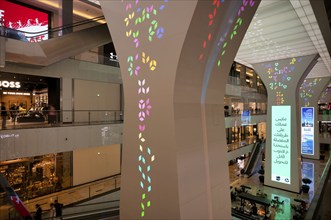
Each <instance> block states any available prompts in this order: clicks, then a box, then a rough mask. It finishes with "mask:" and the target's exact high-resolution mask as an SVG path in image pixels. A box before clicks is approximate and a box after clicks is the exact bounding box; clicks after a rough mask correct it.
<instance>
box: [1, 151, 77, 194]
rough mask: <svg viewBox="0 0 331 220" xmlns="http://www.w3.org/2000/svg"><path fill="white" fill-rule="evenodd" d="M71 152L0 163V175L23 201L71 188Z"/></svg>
mask: <svg viewBox="0 0 331 220" xmlns="http://www.w3.org/2000/svg"><path fill="white" fill-rule="evenodd" d="M71 155H72V152H64V153H58V154H47V155H42V156H36V157H29V158H18V159H15V160H8V161H3V162H0V173H1V174H3V175H4V176H5V177H6V179H7V180H8V182H9V184H10V185H11V186H12V188H13V189H14V190H15V192H16V193H17V194H18V195H19V197H20V198H22V199H23V200H27V199H32V198H36V197H39V196H44V195H47V194H50V193H54V192H57V191H60V190H63V189H66V188H69V187H70V186H71V179H72V178H71V176H72V175H71V172H70V171H71V170H72V168H71V164H72V162H71V158H72V156H71Z"/></svg>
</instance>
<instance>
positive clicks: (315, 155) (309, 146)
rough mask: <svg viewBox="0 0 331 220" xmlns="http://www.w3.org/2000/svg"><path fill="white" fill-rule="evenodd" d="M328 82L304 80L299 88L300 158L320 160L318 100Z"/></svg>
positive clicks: (323, 78) (327, 78)
mask: <svg viewBox="0 0 331 220" xmlns="http://www.w3.org/2000/svg"><path fill="white" fill-rule="evenodd" d="M329 81H330V77H320V78H310V79H305V80H304V81H303V83H302V85H301V87H300V99H299V101H300V102H299V106H300V109H301V111H300V116H301V123H300V132H301V133H300V134H301V135H300V137H301V146H300V149H301V155H302V157H305V158H310V159H316V160H319V159H320V143H319V126H318V99H319V97H320V95H321V93H322V92H323V91H325V89H326V88H327V86H328V84H329Z"/></svg>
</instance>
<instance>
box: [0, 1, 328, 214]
mask: <svg viewBox="0 0 331 220" xmlns="http://www.w3.org/2000/svg"><path fill="white" fill-rule="evenodd" d="M165 2H168V1H165ZM169 2H170V1H169ZM197 2H199V1H197ZM211 2H212V1H211ZM214 2H219V3H221V2H222V3H223V1H214ZM243 2H244V3H243V4H245V2H246V1H243ZM247 2H248V1H247ZM250 2H251V3H252V2H254V1H250ZM324 3H325V4H324ZM324 3H323V5H320V4H315V5H314V4H313V3H310V2H309V1H305V2H304V3H302V4H301V3H300V4H299V5H298V4H297V3H293V1H272V2H267V1H263V0H262V2H261V3H260V6H259V7H258V8H257V12H256V13H255V15H254V17H253V18H252V22H251V24H250V26H249V27H248V30H247V32H246V35H245V37H244V36H242V38H243V41H242V42H241V45H240V47H239V49H238V53H236V55H235V58H234V59H232V61H231V63H232V65H231V66H230V67H229V68H228V69H226V72H227V73H228V75H227V77H226V80H227V81H226V83H225V88H224V91H225V93H224V97H223V96H222V97H218V99H219V100H221V101H220V102H222V103H223V106H222V107H223V108H215V109H213V111H214V112H213V114H214V115H218V116H221V117H222V118H223V117H224V125H225V127H224V131H223V130H222V131H221V132H219V136H221V135H224V136H225V141H226V144H220V145H218V146H217V147H218V148H219V149H221V151H222V152H225V153H226V156H225V158H226V159H225V160H226V164H227V165H228V166H229V169H227V170H229V172H228V173H223V174H224V175H228V176H229V180H230V185H229V184H227V183H226V185H228V188H230V186H231V189H232V188H233V189H234V188H236V187H239V185H243V184H246V185H251V184H252V185H254V181H250V180H247V181H246V180H243V179H244V178H246V179H249V178H252V179H253V178H256V177H257V178H258V176H259V174H258V173H257V171H258V170H260V167H262V168H263V167H264V169H265V168H266V167H267V166H266V165H265V163H266V162H265V161H266V159H268V157H266V155H265V151H264V149H263V147H261V150H256V148H257V143H260V141H261V140H262V143H265V142H264V141H265V140H266V139H267V141H268V139H269V140H270V139H271V138H272V137H271V136H270V132H269V133H268V126H270V123H268V120H269V119H268V117H269V116H270V115H271V112H270V110H271V106H270V104H269V106H268V99H270V96H268V90H270V84H269V83H268V84H267V82H266V81H265V80H264V79H263V77H262V76H261V75H259V74H262V72H260V73H259V71H258V70H256V69H255V67H256V66H257V64H259V63H263V62H266V61H277V60H283V59H286V58H292V57H300V56H311V55H314V54H317V55H316V56H318V57H319V58H316V60H315V61H316V62H315V61H314V62H315V63H316V64H315V63H314V64H315V67H314V68H310V70H309V73H307V74H306V76H305V77H304V78H303V80H304V81H303V80H302V82H301V83H300V85H299V87H300V89H301V90H300V91H296V92H297V96H298V97H299V96H301V98H302V102H303V103H304V104H302V106H303V107H307V106H309V105H307V102H308V101H310V98H311V97H312V94H313V93H314V91H313V90H314V89H312V88H311V87H309V85H312V84H314V85H317V83H321V84H320V85H319V84H318V86H319V87H321V92H319V94H317V95H318V97H317V98H316V100H315V101H314V105H316V106H318V108H317V109H315V111H316V112H318V119H316V121H317V123H318V124H316V125H315V126H316V127H317V128H318V129H317V132H315V136H317V137H318V142H317V143H318V146H317V147H316V149H317V150H318V151H319V152H318V155H319V158H318V159H316V158H310V157H309V156H308V157H306V158H307V161H305V160H303V161H305V162H307V164H308V163H309V162H310V164H315V166H316V167H317V166H321V167H324V168H325V169H324V168H323V169H322V170H319V173H321V174H322V173H323V171H324V170H325V171H324V172H327V173H329V166H330V164H329V162H328V161H329V150H330V144H331V138H330V137H331V104H330V103H331V87H330V78H331V67H330V40H329V41H328V40H327V39H330V38H327V37H328V36H331V35H330V23H328V24H326V23H325V20H323V18H321V17H322V16H317V15H316V10H318V8H319V7H322V6H323V7H322V8H323V9H324V10H325V9H327V10H329V11H328V13H329V16H330V6H329V2H328V1H326V0H325V1H324ZM107 4H108V3H107V1H101V4H100V3H99V1H89V0H70V1H67V0H60V1H39V0H37V1H28V0H17V1H16V0H15V1H14V0H13V1H12V0H1V2H0V21H1V25H0V32H1V40H0V41H1V44H0V46H1V47H0V101H1V106H4V107H5V109H6V110H5V111H6V112H7V114H6V115H5V116H3V117H2V118H4V119H3V120H4V122H3V121H2V123H3V124H2V128H1V130H0V173H1V174H2V175H3V177H5V179H6V180H7V181H8V183H9V185H10V186H11V187H12V189H13V190H14V191H15V193H16V194H17V195H18V196H19V198H20V199H21V200H22V201H23V202H24V203H25V205H26V207H27V208H28V210H29V211H31V212H34V205H35V204H36V203H42V206H43V210H44V215H45V216H47V214H48V209H49V203H51V202H53V201H54V199H55V198H56V199H60V198H61V202H62V203H64V205H65V207H66V206H67V207H69V206H70V205H73V204H79V203H82V202H86V201H87V200H91V199H95V198H96V197H98V196H99V197H100V195H103V196H104V195H106V194H109V193H110V192H114V191H115V193H117V190H120V191H121V190H123V189H125V190H127V188H125V187H124V188H121V182H122V181H121V174H122V172H121V171H122V165H123V163H122V162H123V160H125V158H126V157H125V156H124V157H122V156H123V148H126V147H127V145H126V142H125V141H124V139H123V136H125V135H127V136H128V135H130V134H131V133H130V132H129V133H130V134H127V133H125V131H127V130H125V129H124V128H125V126H126V128H127V127H129V126H132V125H130V124H128V123H127V124H126V123H125V122H126V119H128V118H131V116H130V114H129V113H128V112H130V111H131V110H130V111H129V110H128V109H127V108H132V105H126V103H128V100H126V99H125V98H124V94H125V93H126V92H127V93H129V92H128V90H125V85H124V82H125V81H124V80H123V79H122V78H123V75H121V74H124V73H125V71H126V69H127V68H128V67H127V66H125V67H124V68H123V67H122V65H123V64H126V60H124V59H125V58H124V57H121V54H119V57H118V56H117V52H116V50H115V47H116V48H117V49H118V47H120V46H119V45H121V44H118V45H117V44H116V41H115V38H114V39H113V37H112V35H113V34H114V33H113V31H116V30H112V28H111V25H113V24H111V23H109V22H110V20H109V18H108V16H111V15H109V13H110V12H109V11H108V10H106V9H107V7H109V6H108V5H107ZM155 4H156V3H155ZM246 4H247V3H246ZM256 4H257V3H256ZM245 7H246V6H245ZM287 7H288V8H287ZM295 7H297V8H295ZM307 8H308V9H307ZM118 10H119V9H118ZM300 13H303V15H302V14H300ZM19 14H24V15H26V16H25V17H19V16H18V15H19ZM104 14H105V16H104ZM281 16H289V17H286V18H285V17H284V18H282V17H281ZM291 16H292V17H291ZM300 16H301V17H300ZM309 16H313V17H314V19H315V20H314V22H312V21H310V22H306V23H305V21H304V19H305V18H307V17H308V18H310V17H309ZM294 17H295V22H297V24H296V23H294V24H292V23H291V21H290V20H294ZM272 19H279V24H278V25H277V24H275V23H277V21H274V22H272ZM286 19H288V20H286ZM329 21H330V18H329ZM263 22H265V23H263ZM298 22H299V23H300V25H301V26H302V27H305V28H302V30H301V29H300V28H299V26H300V25H299V23H298ZM307 23H308V25H310V26H311V27H310V29H311V30H308V29H307V28H306V26H305V25H306V24H307ZM107 25H108V26H107ZM247 26H248V25H247ZM322 27H326V29H323V28H322ZM268 28H269V29H268ZM272 28H274V31H273V30H271V29H272ZM295 28H297V29H298V30H294V29H295ZM291 29H292V31H291ZM313 30H319V32H318V33H319V34H320V35H318V36H317V35H316V33H315V32H314V33H313V35H314V36H311V33H310V32H309V31H313ZM286 31H287V32H286ZM33 32H34V33H33ZM303 32H304V33H303ZM316 32H317V31H316ZM114 35H115V34H114ZM286 35H288V36H286ZM231 39H232V38H231ZM314 39H315V40H316V41H318V45H317V44H316V42H313V43H311V42H310V41H314ZM116 40H117V39H116ZM296 41H297V42H296ZM308 41H309V42H310V44H309V42H308ZM117 42H118V41H117ZM238 46H239V45H238ZM196 47H201V45H196ZM120 50H124V49H123V48H121V49H120ZM118 51H119V50H118ZM169 56H171V54H169ZM222 56H223V55H222ZM121 59H123V60H121ZM298 60H299V58H298ZM120 64H121V65H120ZM169 65H171V63H169ZM178 68H179V67H178ZM136 71H137V70H136ZM223 71H225V70H223ZM133 74H134V73H133ZM274 77H277V76H274ZM269 78H271V77H269ZM276 81H277V80H276ZM310 81H313V82H310ZM139 83H140V84H139V86H141V89H142V90H140V92H142V93H145V92H146V91H145V87H144V84H145V80H144V81H139ZM307 85H308V86H307ZM299 87H298V88H299ZM308 87H309V88H308ZM147 89H149V88H147ZM316 90H317V89H315V91H316ZM311 91H313V92H311ZM147 93H148V92H147ZM315 93H316V92H315ZM125 95H126V94H125ZM125 97H129V96H127V95H126V96H125ZM133 97H134V96H133ZM308 99H309V100H308ZM307 100H308V101H307ZM144 104H146V105H148V103H144ZM297 104H299V103H297ZM146 114H149V113H146ZM268 115H269V116H268ZM140 116H141V115H140ZM144 117H145V116H144ZM270 117H271V116H270ZM298 120H299V119H298ZM141 121H142V120H141ZM214 123H215V124H217V123H219V122H218V118H217V117H216V116H215V120H214ZM139 126H140V125H139ZM295 126H296V125H295V124H292V127H295ZM139 128H140V127H139ZM315 131H316V130H315ZM222 137H223V136H222ZM255 153H256V154H259V155H260V156H256V155H255ZM215 155H217V154H215ZM254 155H255V156H254ZM254 157H256V158H259V159H256V158H255V160H260V161H259V162H256V163H255V165H254V166H255V168H254V169H255V171H254V169H253V171H252V172H251V173H252V174H249V175H247V174H246V173H245V172H246V171H247V167H248V164H250V163H251V160H252V158H254ZM301 157H303V158H305V156H304V155H303V156H301V155H299V156H298V158H301ZM220 160H221V159H220ZM222 160H223V159H222ZM311 160H312V161H313V162H311ZM319 162H321V164H319ZM124 164H125V163H124ZM303 166H305V167H307V166H309V165H303ZM267 172H268V171H267ZM303 172H304V171H303ZM260 174H261V172H260ZM139 175H140V174H139ZM254 175H255V177H254ZM302 175H303V176H305V173H303V174H302ZM315 175H319V174H317V173H316V174H315ZM251 176H252V177H251ZM299 176H301V175H299ZM322 177H323V176H322ZM327 177H328V176H327ZM327 177H326V179H323V178H321V176H320V177H319V179H317V180H315V185H314V186H312V188H314V187H315V194H316V195H318V193H321V192H319V191H318V190H319V189H320V188H319V187H322V188H323V189H324V183H325V181H327ZM194 178H203V177H200V176H196V177H194ZM298 178H299V177H298ZM252 179H251V180H252ZM124 180H126V179H124ZM300 180H301V179H300ZM300 182H301V181H300ZM98 184H99V185H102V184H103V187H99V185H98ZM107 184H108V185H109V186H110V187H108V185H107ZM125 184H126V185H128V183H127V182H126V183H125ZM132 184H133V183H132ZM259 184H261V183H257V184H255V185H254V187H255V188H254V190H255V191H254V190H253V191H254V193H252V194H257V192H259V191H258V190H260V188H259V187H261V185H259ZM300 184H301V183H300ZM256 185H257V186H256ZM80 187H81V188H80ZM93 187H94V188H93ZM98 187H99V188H98ZM251 187H252V186H251ZM156 188H157V187H156ZM188 188H189V186H188ZM265 188H267V185H266V187H265ZM78 190H81V191H80V193H78V194H77V195H78V196H77V197H79V196H80V198H74V199H73V198H70V197H71V196H70V194H71V193H72V192H73V191H78ZM84 190H87V191H88V193H87V192H86V191H84ZM227 190H228V189H227ZM244 190H245V189H244ZM273 190H275V191H274V193H275V194H277V193H279V191H276V190H278V189H277V187H274V188H271V189H270V190H269V191H268V190H267V189H266V191H265V192H268V194H269V197H268V198H269V199H270V201H274V199H275V198H274V197H272V196H271V195H272V193H273ZM83 191H84V192H83ZM179 191H180V190H179ZM232 191H233V190H232ZM232 191H231V199H233V198H232ZM285 191H286V190H285ZM269 192H270V193H269ZM317 192H318V193H317ZM7 194H8V192H6V191H4V190H3V191H0V201H1V204H0V205H1V213H2V214H1V215H0V216H1V217H0V219H9V218H10V217H8V216H10V215H12V217H13V216H15V215H17V213H16V214H15V211H14V209H13V208H11V205H9V200H8V199H7ZM179 194H180V193H179ZM75 195H76V194H75ZM229 195H230V191H229ZM279 195H284V194H282V193H280V194H279ZM285 195H286V193H285ZM73 197H74V196H73ZM280 197H281V196H280ZM295 197H300V198H303V199H304V200H306V203H307V204H308V205H309V207H313V206H312V205H311V204H312V201H313V199H314V201H315V200H316V201H318V198H315V197H316V196H315V197H314V192H313V194H312V195H310V197H309V196H308V197H307V196H306V195H305V194H303V193H302V192H296V194H293V195H292V194H291V195H290V196H289V198H290V202H288V203H287V204H286V205H287V206H289V207H286V208H283V209H285V210H287V211H285V213H286V212H288V213H287V214H288V215H285V214H284V210H283V213H282V214H280V213H281V211H279V210H281V208H279V206H278V205H279V204H278V200H277V203H276V204H277V207H276V208H278V211H277V210H276V211H273V212H275V213H276V217H277V216H278V218H293V216H296V214H297V212H298V211H297V210H295V208H293V207H292V208H291V203H292V204H294V203H295V202H294V201H293V199H294V198H295ZM117 198H119V196H118V195H117ZM229 198H230V196H229ZM277 198H278V197H277ZM281 198H282V197H281ZM122 199H123V197H121V198H120V200H121V202H122ZM237 199H238V198H237ZM240 199H241V202H243V200H245V199H246V200H247V201H250V202H252V204H253V203H254V201H255V200H254V199H249V198H246V197H241V198H240ZM235 200H236V199H234V201H232V204H233V205H236V206H242V203H241V205H240V203H238V201H239V200H237V201H235ZM29 201H30V203H29ZM41 201H42V202H41ZM284 201H285V199H284V200H283V205H284ZM236 202H237V203H238V204H239V205H238V204H237V203H236ZM319 202H321V201H319ZM247 203H248V202H247ZM116 204H117V205H119V203H118V201H117V203H116ZM261 204H264V203H263V202H261ZM261 204H258V206H259V214H257V213H255V214H254V216H253V217H252V215H251V214H247V213H246V211H244V210H242V213H245V215H244V214H243V215H241V214H240V211H238V210H239V209H238V210H237V211H234V210H233V211H232V215H235V216H237V217H238V218H245V216H246V217H247V216H250V217H249V218H253V219H259V218H263V217H264V216H265V215H267V214H268V213H269V211H267V210H263V205H261ZM99 205H100V204H99ZM244 206H245V205H244ZM269 206H270V207H274V206H273V205H272V204H271V205H270V203H269V204H268V207H269ZM100 207H101V206H100ZM123 207H126V206H124V205H123ZM248 207H249V208H250V209H251V208H252V207H251V205H248ZM283 207H284V206H283ZM68 210H69V208H68ZM124 210H126V209H124ZM307 210H308V207H307ZM315 210H318V207H317V208H316V207H315V209H314V210H312V211H311V210H310V212H315ZM143 211H144V212H141V213H144V214H141V215H140V216H137V218H139V217H141V218H143V217H144V215H145V213H146V216H148V214H147V208H146V212H145V208H143ZM80 212H81V211H80ZM180 212H181V213H185V211H184V210H181V211H180ZM271 212H272V211H271ZM271 212H270V213H271ZM68 213H69V211H68ZM238 213H239V214H238ZM121 214H122V213H121ZM163 214H164V213H160V217H164V216H163ZM304 215H308V216H309V214H307V213H304ZM171 216H172V215H171ZM212 216H213V215H209V217H210V218H215V216H214V217H212ZM268 216H269V218H272V217H270V215H269V214H268ZM121 217H122V218H124V217H123V216H121ZM181 217H182V218H185V215H184V214H182V215H181ZM300 217H302V216H300V215H299V218H300ZM314 217H315V216H314ZM148 218H153V217H148Z"/></svg>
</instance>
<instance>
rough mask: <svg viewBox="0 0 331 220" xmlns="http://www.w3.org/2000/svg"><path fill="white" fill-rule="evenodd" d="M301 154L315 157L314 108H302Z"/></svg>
mask: <svg viewBox="0 0 331 220" xmlns="http://www.w3.org/2000/svg"><path fill="white" fill-rule="evenodd" d="M301 154H308V155H314V108H313V107H302V108H301Z"/></svg>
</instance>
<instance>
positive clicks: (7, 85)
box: [0, 80, 21, 89]
mask: <svg viewBox="0 0 331 220" xmlns="http://www.w3.org/2000/svg"><path fill="white" fill-rule="evenodd" d="M1 87H2V88H15V89H18V88H21V83H20V82H14V81H6V80H3V81H0V88H1Z"/></svg>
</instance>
